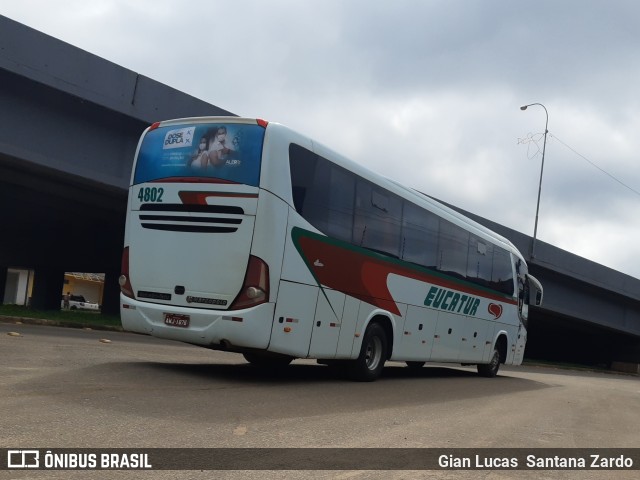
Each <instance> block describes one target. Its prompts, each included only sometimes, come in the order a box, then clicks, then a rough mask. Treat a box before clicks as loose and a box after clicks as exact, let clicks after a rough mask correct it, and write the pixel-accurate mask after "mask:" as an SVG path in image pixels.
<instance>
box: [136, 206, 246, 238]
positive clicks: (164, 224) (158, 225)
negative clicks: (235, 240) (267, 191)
mask: <svg viewBox="0 0 640 480" xmlns="http://www.w3.org/2000/svg"><path fill="white" fill-rule="evenodd" d="M140 211H143V212H165V213H167V214H164V215H150V214H143V213H141V214H140V224H141V225H142V228H149V229H152V230H164V231H170V232H196V233H233V232H236V231H237V230H238V227H237V226H231V225H240V224H241V223H242V218H233V217H214V216H209V215H200V216H193V215H191V214H193V213H197V214H207V213H208V214H217V215H219V214H222V215H243V214H244V210H243V209H242V208H240V207H232V206H227V205H189V204H187V205H185V204H181V203H144V204H142V205H141V206H140ZM168 213H174V214H175V215H168ZM213 224H215V225H213Z"/></svg>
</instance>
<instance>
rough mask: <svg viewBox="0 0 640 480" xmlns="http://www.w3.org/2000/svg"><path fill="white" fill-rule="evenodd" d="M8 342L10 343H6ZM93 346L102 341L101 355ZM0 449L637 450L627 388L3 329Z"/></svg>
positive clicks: (624, 383) (639, 390) (577, 377)
mask: <svg viewBox="0 0 640 480" xmlns="http://www.w3.org/2000/svg"><path fill="white" fill-rule="evenodd" d="M8 332H16V333H19V334H20V335H21V336H11V335H8ZM101 340H109V341H110V343H105V342H103V341H101ZM0 362H1V363H0V365H1V366H0V412H2V413H1V414H0V446H1V447H4V448H29V447H34V448H64V447H68V448H81V447H82V448H83V447H91V448H122V447H131V448H146V447H149V448H151V447H202V448H210V447H233V448H237V447H366V448H373V447H381V448H387V447H390V448H399V447H405V448H413V447H420V448H426V447H433V448H487V447H489V448H508V447H522V448H527V449H529V448H540V447H545V448H551V447H553V448H556V447H557V448H560V447H580V448H583V447H584V448H595V447H611V448H635V447H640V379H639V378H638V377H637V376H629V375H620V374H608V373H595V372H585V371H569V370H560V369H553V368H543V367H512V368H503V369H502V370H501V373H500V375H499V376H498V377H497V378H494V379H486V378H481V377H478V376H477V375H476V373H475V370H474V369H473V368H471V367H469V368H466V367H456V366H451V367H446V366H442V365H437V366H430V367H425V368H422V369H420V370H417V371H414V370H410V369H408V368H405V367H404V366H403V364H400V363H390V364H388V365H389V366H388V367H387V368H386V369H385V372H384V374H383V377H382V378H381V379H380V380H378V381H377V382H374V383H353V382H349V381H347V380H345V379H343V378H341V377H340V375H339V374H336V373H335V372H334V371H332V370H330V369H329V368H327V367H323V366H319V365H316V364H315V362H313V361H309V360H296V361H294V362H293V363H292V365H291V366H290V367H288V368H287V369H286V370H284V371H282V372H280V373H271V374H265V373H264V372H260V371H258V370H256V369H255V368H253V367H251V366H250V365H248V364H247V363H246V362H245V361H244V359H243V358H242V356H241V355H238V354H230V353H222V352H214V351H210V350H206V349H203V348H199V347H193V346H189V345H184V344H179V343H173V342H167V341H162V340H157V339H153V338H151V337H146V336H140V335H134V334H128V333H117V332H100V331H94V330H76V329H68V328H58V327H46V326H32V325H13V324H8V323H0ZM638 476H639V474H638V470H636V471H635V472H630V471H626V472H620V471H618V472H616V471H564V472H559V471H553V470H546V471H535V472H534V471H508V472H505V471H493V470H490V471H419V472H418V471H386V472H372V471H361V470H352V471H344V470H342V471H314V472H296V471H288V472H277V471H269V472H262V471H246V472H234V471H231V472H211V471H204V472H202V471H190V472H162V471H154V472H122V471H121V472H113V471H112V472H25V473H23V472H19V471H10V472H7V471H5V472H0V478H260V479H264V478H343V479H346V478H355V479H360V478H407V479H408V478H474V479H478V478H480V479H482V478H487V479H493V478H516V477H517V478H532V479H533V478H536V479H537V478H580V479H582V478H612V479H613V478H615V479H619V478H638Z"/></svg>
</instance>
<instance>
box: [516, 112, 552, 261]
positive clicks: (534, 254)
mask: <svg viewBox="0 0 640 480" xmlns="http://www.w3.org/2000/svg"><path fill="white" fill-rule="evenodd" d="M533 105H540V106H541V107H542V108H544V113H545V114H546V115H547V121H546V123H545V124H544V142H543V144H542V165H541V166H540V183H539V184H538V204H537V205H536V223H535V226H534V227H533V242H531V258H535V256H536V236H537V235H538V212H539V211H540V193H541V192H542V173H543V172H544V152H545V150H546V148H547V132H548V131H549V130H548V126H549V112H547V108H546V107H545V106H544V105H542V104H541V103H530V104H529V105H523V106H522V107H520V110H526V109H527V107H531V106H533Z"/></svg>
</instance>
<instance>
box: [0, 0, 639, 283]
mask: <svg viewBox="0 0 640 480" xmlns="http://www.w3.org/2000/svg"><path fill="white" fill-rule="evenodd" d="M0 13H1V14H3V15H5V16H7V17H9V18H12V19H14V20H17V21H19V22H21V23H24V24H26V25H28V26H30V27H33V28H35V29H37V30H40V31H42V32H44V33H47V34H49V35H52V36H54V37H56V38H59V39H61V40H63V41H65V42H68V43H71V44H72V45H75V46H77V47H80V48H82V49H84V50H87V51H89V52H91V53H94V54H96V55H98V56H100V57H103V58H105V59H108V60H110V61H112V62H115V63H117V64H119V65H122V66H123V67H126V68H128V69H131V70H133V71H135V72H138V73H140V74H143V75H146V76H148V77H151V78H153V79H155V80H157V81H159V82H162V83H165V84H167V85H169V86H171V87H174V88H177V89H179V90H182V91H184V92H186V93H188V94H191V95H193V96H195V97H198V98H200V99H202V100H205V101H207V102H210V103H212V104H215V105H217V106H219V107H221V108H224V109H226V110H229V111H231V112H234V113H236V114H239V115H243V116H249V117H260V118H265V119H267V120H270V121H275V122H279V123H283V124H286V125H288V126H290V127H292V128H294V129H295V130H298V131H300V132H302V133H305V134H307V135H309V136H311V137H313V138H315V139H316V140H318V141H320V142H322V143H324V144H326V145H328V146H329V147H331V148H333V149H335V150H338V151H340V152H341V153H343V154H345V155H346V156H348V157H351V158H352V159H353V160H355V161H357V162H359V163H361V164H363V165H366V166H367V167H369V168H371V169H373V170H375V171H377V172H378V173H381V174H383V175H386V176H388V177H391V178H393V179H395V180H398V181H400V182H402V183H405V184H407V185H408V186H410V187H414V188H417V189H419V190H421V191H423V192H426V193H428V194H431V195H433V196H435V197H437V198H440V199H442V200H444V201H446V202H449V203H452V204H454V205H457V206H459V207H461V208H464V209H466V210H469V211H471V212H474V213H476V214H478V215H481V216H484V217H486V218H489V219H491V220H494V221H497V222H499V223H501V224H503V225H506V226H508V227H511V228H514V229H516V230H518V231H521V232H523V233H527V234H529V235H532V234H533V227H534V220H535V210H536V200H537V194H538V182H539V178H540V166H541V150H542V134H543V132H544V126H545V120H546V116H545V111H544V109H543V108H542V107H540V106H532V107H530V108H529V109H527V110H526V111H521V110H520V108H519V107H520V106H521V105H524V104H530V103H542V104H544V106H545V107H546V108H547V111H548V113H549V136H548V138H547V147H546V154H545V168H544V179H543V185H542V197H541V203H540V217H539V223H538V238H539V239H541V240H543V241H546V242H549V243H551V244H553V245H556V246H558V247H560V248H563V249H565V250H568V251H570V252H573V253H576V254H578V255H581V256H584V257H586V258H589V259H591V260H593V261H596V262H598V263H602V264H604V265H607V266H609V267H612V268H615V269H617V270H620V271H622V272H625V273H627V274H630V275H633V276H635V277H637V278H640V241H639V240H638V239H640V216H638V214H637V213H638V211H639V208H638V207H639V206H640V158H639V157H640V61H639V60H640V58H639V57H640V2H637V1H634V0H629V1H621V0H606V1H600V0H590V1H582V0H564V1H554V0H537V1H519V0H482V1H481V0H422V1H420V0H394V1H378V0H322V1H311V0H268V1H267V0H228V1H221V0H209V1H207V0H191V1H189V2H186V1H175V0H174V1H167V0H153V1H151V0H135V1H131V0H91V1H86V0H79V1H75V0H68V1H51V0H21V1H20V2H16V1H13V0H0ZM603 170H604V172H603Z"/></svg>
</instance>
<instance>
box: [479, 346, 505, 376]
mask: <svg viewBox="0 0 640 480" xmlns="http://www.w3.org/2000/svg"><path fill="white" fill-rule="evenodd" d="M499 369H500V350H498V347H497V346H495V347H493V355H492V356H491V361H490V362H489V363H479V364H478V374H479V375H480V376H482V377H487V378H493V377H495V376H496V375H498V370H499Z"/></svg>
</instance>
